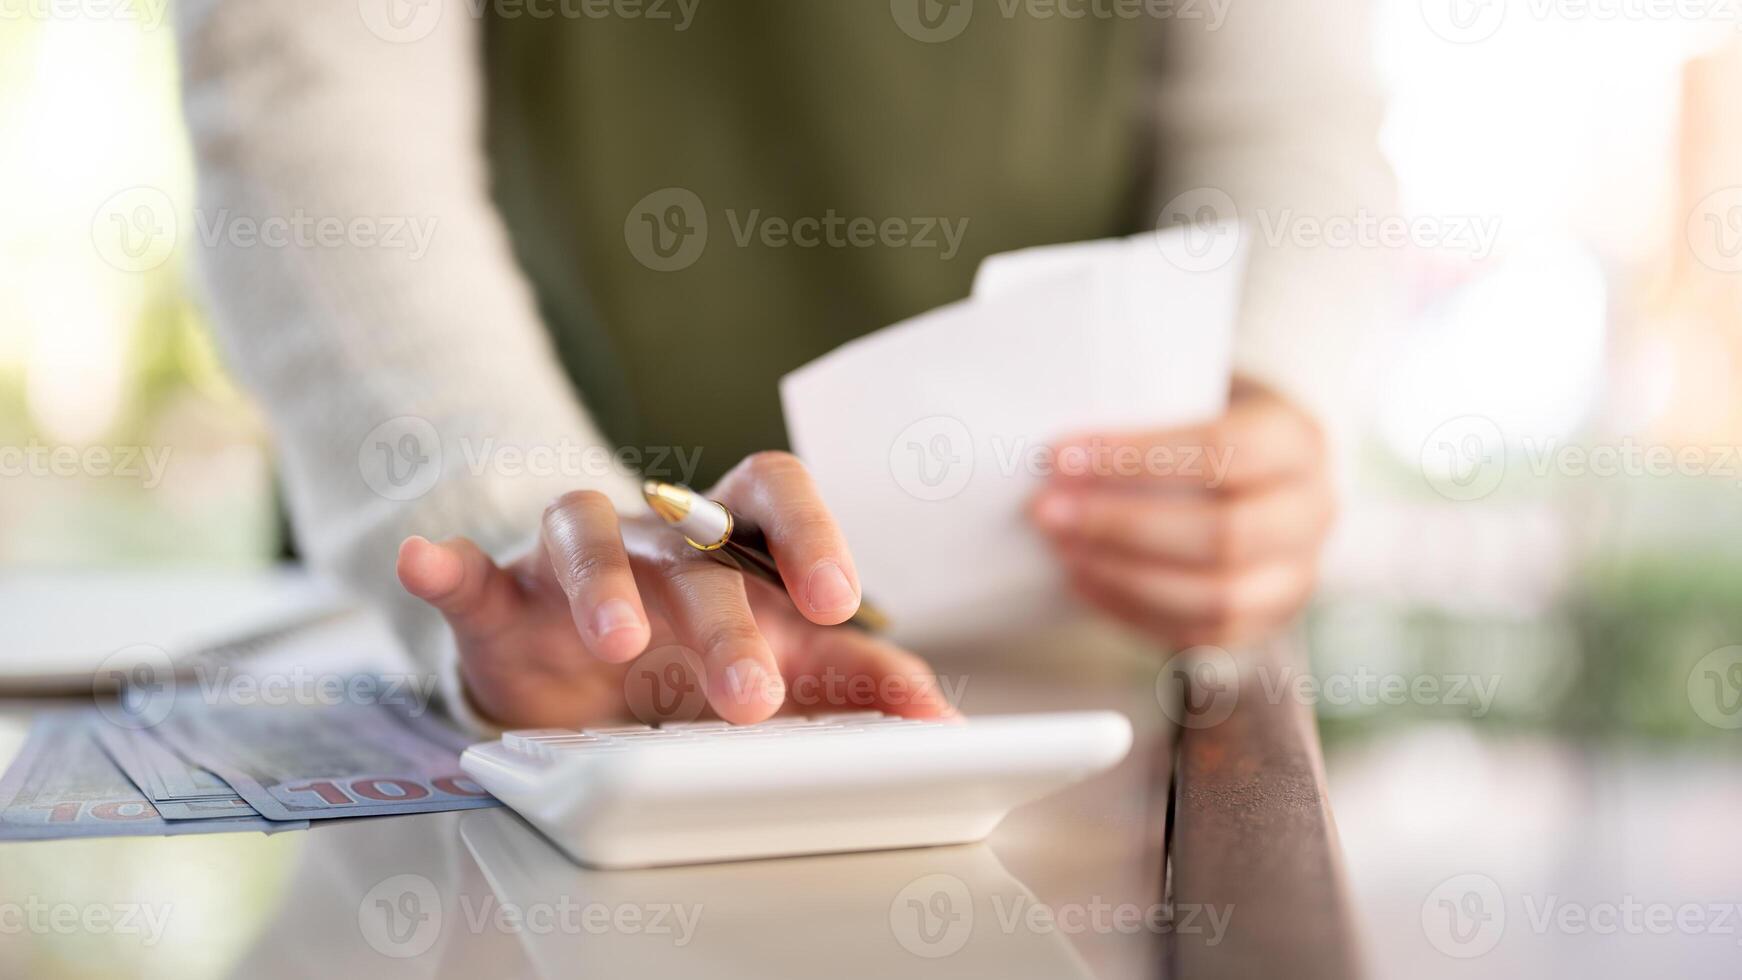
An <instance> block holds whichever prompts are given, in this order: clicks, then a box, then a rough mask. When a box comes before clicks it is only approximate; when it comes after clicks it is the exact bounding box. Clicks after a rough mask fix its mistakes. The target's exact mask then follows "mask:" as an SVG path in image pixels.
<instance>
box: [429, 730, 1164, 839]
mask: <svg viewBox="0 0 1742 980" xmlns="http://www.w3.org/2000/svg"><path fill="white" fill-rule="evenodd" d="M1130 748H1131V722H1130V721H1129V720H1128V719H1126V717H1125V716H1124V715H1121V714H1119V713H1118V712H1114V711H1081V712H1061V713H1054V714H1033V715H997V716H983V717H977V718H973V719H969V720H962V719H952V720H949V721H915V720H908V719H903V718H897V717H892V716H887V715H882V714H879V713H877V712H875V711H870V712H855V713H849V714H826V715H817V716H814V717H807V718H799V717H793V718H776V719H774V720H771V721H766V722H763V723H762V724H759V725H728V724H726V723H725V722H687V723H677V724H666V725H664V726H662V727H659V728H651V727H648V726H645V725H632V726H625V727H618V728H588V729H582V730H579V731H571V730H567V729H540V730H536V731H520V732H508V733H506V734H504V735H503V736H502V738H501V739H500V740H498V741H494V742H485V743H481V744H478V745H474V746H472V747H471V748H469V749H467V750H466V752H465V754H464V755H463V756H462V757H461V759H460V765H461V767H462V768H464V769H465V771H466V773H467V774H468V775H470V776H471V777H472V778H473V779H476V780H477V781H478V782H479V783H480V784H482V785H483V786H484V788H485V789H487V790H489V791H490V792H491V793H493V794H495V796H496V797H497V799H500V800H501V801H502V802H504V803H506V804H508V805H509V806H511V807H513V808H514V809H515V810H516V811H518V812H519V813H520V815H521V816H523V817H525V818H526V819H527V820H528V821H529V822H531V823H532V825H533V826H535V827H537V828H538V829H539V830H540V831H541V832H542V833H543V834H544V835H545V836H546V837H548V838H550V839H551V840H552V841H554V842H555V843H556V844H557V846H558V847H561V848H562V849H563V850H564V851H565V852H567V853H568V854H569V856H570V857H572V858H574V859H575V860H576V861H579V862H580V863H582V864H585V865H588V866H591V867H595V868H644V867H653V866H657V865H672V864H699V863H703V862H708V861H733V860H740V859H746V858H765V857H778V856H785V855H795V854H822V853H829V852H838V851H869V850H880V849H886V848H897V847H923V846H928V845H933V844H959V843H965V842H968V841H977V840H981V839H983V838H985V837H986V835H987V834H989V833H991V832H992V828H993V827H996V826H997V825H998V822H999V821H1000V820H1002V819H1004V815H1005V814H1006V813H1008V812H1009V811H1010V809H1011V808H1012V807H1014V806H1018V805H1020V804H1022V803H1026V802H1028V801H1030V800H1034V799H1037V798H1039V797H1041V796H1045V795H1046V794H1048V793H1051V792H1053V791H1054V790H1057V789H1060V788H1062V787H1064V786H1067V785H1069V784H1071V783H1074V782H1077V781H1078V780H1081V779H1084V778H1086V777H1088V776H1092V775H1094V774H1096V773H1098V772H1101V771H1103V770H1106V769H1109V768H1111V767H1112V766H1114V765H1115V764H1117V763H1118V762H1119V760H1121V759H1123V758H1124V757H1125V753H1126V752H1127V751H1129V750H1130Z"/></svg>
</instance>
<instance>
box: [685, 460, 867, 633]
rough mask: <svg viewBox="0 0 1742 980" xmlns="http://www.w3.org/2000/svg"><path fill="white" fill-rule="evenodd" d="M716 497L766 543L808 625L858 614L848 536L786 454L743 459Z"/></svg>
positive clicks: (808, 478)
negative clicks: (762, 537)
mask: <svg viewBox="0 0 1742 980" xmlns="http://www.w3.org/2000/svg"><path fill="white" fill-rule="evenodd" d="M714 495H715V496H717V497H718V498H719V500H720V502H721V503H723V504H725V505H726V506H727V507H728V508H730V509H731V510H732V511H733V512H734V513H736V514H738V515H739V516H741V517H743V518H745V519H746V520H748V521H750V522H752V523H754V524H755V525H756V526H757V527H758V528H760V529H761V530H762V533H763V534H764V535H766V536H767V538H768V550H769V551H770V552H771V553H773V555H774V562H775V564H776V565H777V566H779V569H780V579H781V582H782V584H784V585H785V586H786V591H787V593H788V594H789V595H791V596H792V601H793V603H794V605H796V606H797V607H798V611H799V613H800V614H802V615H803V616H804V617H805V618H806V619H808V620H810V621H811V622H813V623H816V624H818V625H820V626H834V625H836V624H838V623H844V622H846V621H847V620H848V619H851V618H852V616H853V614H854V613H855V612H857V611H858V609H859V572H858V570H857V569H855V568H854V567H853V556H852V554H850V553H849V552H848V550H847V538H846V535H844V534H842V533H841V528H840V525H838V524H836V523H835V518H834V515H832V514H830V513H829V508H828V507H827V506H826V505H825V504H824V503H823V498H822V495H821V494H820V493H818V492H817V487H816V483H815V482H813V481H812V480H811V475H810V471H808V470H806V469H805V467H804V464H803V463H801V462H799V460H798V457H796V456H793V455H791V454H789V453H777V452H766V453H757V454H755V455H754V456H750V457H747V458H746V459H745V460H744V461H743V462H742V463H739V464H738V465H737V466H736V467H734V468H733V470H732V472H730V473H728V474H726V476H725V478H724V479H722V480H721V481H720V484H719V486H718V487H717V488H715V492H714Z"/></svg>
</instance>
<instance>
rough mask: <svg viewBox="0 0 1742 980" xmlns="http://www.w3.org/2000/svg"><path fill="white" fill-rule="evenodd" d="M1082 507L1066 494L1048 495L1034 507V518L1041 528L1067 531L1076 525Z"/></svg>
mask: <svg viewBox="0 0 1742 980" xmlns="http://www.w3.org/2000/svg"><path fill="white" fill-rule="evenodd" d="M1081 513H1082V506H1081V505H1080V504H1079V503H1078V501H1077V499H1076V498H1075V497H1073V496H1071V495H1070V494H1068V493H1049V494H1047V495H1046V496H1044V497H1042V498H1040V502H1039V503H1038V504H1036V505H1035V508H1034V518H1035V520H1037V521H1039V522H1040V524H1041V526H1042V527H1046V528H1050V529H1051V530H1054V531H1068V530H1070V529H1071V528H1073V527H1076V525H1077V518H1078V517H1079V515H1080V514H1081Z"/></svg>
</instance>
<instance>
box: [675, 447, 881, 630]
mask: <svg viewBox="0 0 1742 980" xmlns="http://www.w3.org/2000/svg"><path fill="white" fill-rule="evenodd" d="M641 495H642V496H643V497H645V498H647V506H649V507H651V508H653V512H654V513H655V514H658V515H659V518H660V520H663V521H665V523H666V524H667V525H669V526H670V527H672V528H673V529H674V530H676V531H677V532H678V533H679V534H682V535H683V538H684V540H685V541H687V542H689V545H690V547H692V548H694V549H696V550H697V551H700V552H704V553H705V554H707V555H708V557H710V558H712V559H714V560H715V561H718V562H720V563H721V564H724V565H730V566H731V567H733V568H736V569H738V570H740V571H743V572H747V573H749V574H751V575H755V576H756V577H757V578H760V579H762V580H763V581H765V582H768V583H769V584H771V585H774V586H777V587H779V588H780V590H781V591H782V592H783V593H784V592H785V591H786V586H785V585H784V583H782V582H781V579H780V569H779V567H778V566H776V565H775V563H774V556H773V555H770V554H769V553H768V539H767V538H766V537H765V536H764V535H763V534H762V529H761V528H759V527H757V526H756V525H754V524H752V523H750V522H749V521H746V520H743V519H742V518H739V517H737V516H736V515H734V514H733V513H732V512H731V511H730V510H728V509H727V508H726V505H725V504H722V503H720V502H719V501H717V500H709V499H708V498H706V497H704V496H702V495H701V494H699V493H696V492H695V491H694V490H691V489H690V488H689V487H685V486H680V485H678V484H676V483H661V482H660V481H658V480H648V481H647V482H645V483H643V484H642V485H641ZM847 625H849V626H857V627H858V628H860V629H862V630H865V631H866V632H868V633H881V632H883V631H884V630H885V629H887V628H888V626H889V620H888V618H887V617H885V616H884V615H883V613H882V612H881V611H879V610H878V609H877V607H875V606H873V605H872V604H871V603H870V602H868V601H866V600H865V599H863V598H861V599H860V600H859V611H858V612H856V613H854V614H853V618H851V619H849V620H847Z"/></svg>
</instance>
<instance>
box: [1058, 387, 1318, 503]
mask: <svg viewBox="0 0 1742 980" xmlns="http://www.w3.org/2000/svg"><path fill="white" fill-rule="evenodd" d="M1324 451H1325V450H1324V436H1323V434H1322V433H1321V432H1320V431H1319V427H1318V425H1317V424H1316V423H1314V422H1313V420H1312V419H1311V418H1309V417H1308V416H1306V415H1305V414H1303V413H1301V412H1300V411H1298V410H1296V409H1295V408H1293V407H1292V406H1289V405H1288V404H1286V403H1284V402H1282V401H1279V400H1275V399H1270V398H1256V399H1252V400H1250V401H1242V402H1236V403H1235V404H1234V405H1233V406H1231V407H1230V408H1229V410H1228V412H1227V414H1225V415H1223V416H1222V417H1221V418H1218V419H1215V420H1214V421H1211V422H1206V423H1203V424H1201V425H1195V426H1187V427H1184V428H1179V429H1164V430H1159V431H1154V432H1132V433H1100V434H1090V435H1084V436H1079V437H1075V438H1070V439H1065V440H1062V441H1061V442H1059V443H1058V444H1057V445H1055V446H1054V447H1053V452H1052V465H1053V478H1054V479H1055V480H1058V481H1061V482H1064V483H1066V484H1071V483H1077V484H1081V483H1106V482H1117V483H1124V484H1134V483H1135V484H1139V485H1154V486H1173V487H1180V488H1193V489H1201V490H1211V491H1244V490H1250V489H1253V488H1256V487H1262V486H1266V485H1269V484H1273V483H1277V482H1281V481H1283V480H1286V479H1289V478H1291V477H1295V476H1299V475H1301V474H1303V473H1309V472H1312V471H1313V470H1314V469H1315V468H1317V467H1318V465H1319V463H1320V461H1321V460H1322V459H1323V457H1324Z"/></svg>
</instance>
